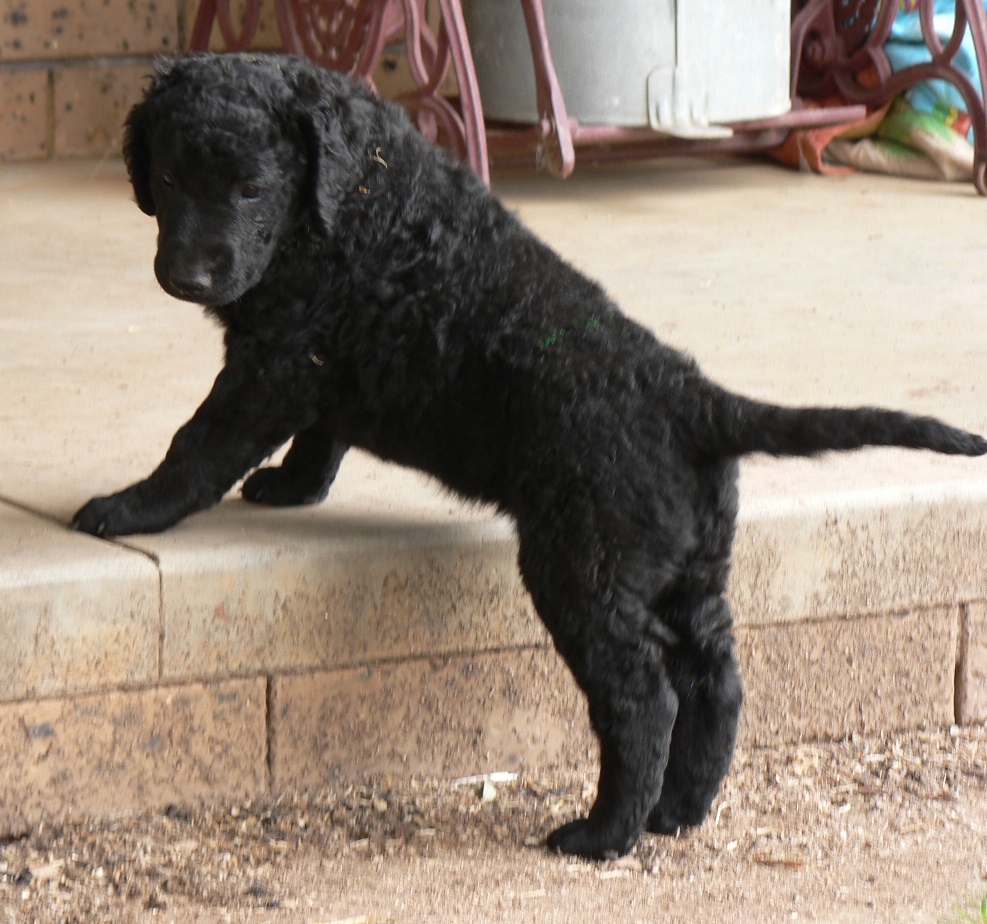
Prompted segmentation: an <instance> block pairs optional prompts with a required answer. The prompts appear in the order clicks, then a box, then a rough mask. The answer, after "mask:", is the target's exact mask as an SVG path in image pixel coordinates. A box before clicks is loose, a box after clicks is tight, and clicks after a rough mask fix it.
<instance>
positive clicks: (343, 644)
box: [133, 508, 546, 682]
mask: <svg viewBox="0 0 987 924" xmlns="http://www.w3.org/2000/svg"><path fill="white" fill-rule="evenodd" d="M228 513H229V514H230V515H235V513H236V509H235V508H233V509H232V512H230V511H223V510H220V511H218V514H219V515H218V516H214V517H211V518H210V519H208V520H206V519H205V518H203V520H202V521H200V522H199V523H195V524H191V525H190V527H189V530H190V531H189V532H186V533H185V536H184V539H185V545H184V547H182V546H180V545H179V541H180V538H181V537H179V538H174V537H170V536H169V535H167V534H165V535H164V536H160V537H136V538H135V539H134V540H133V542H134V544H135V545H139V546H140V547H142V548H146V549H148V550H149V551H152V553H153V554H154V556H155V558H156V559H157V561H158V562H159V563H160V568H161V575H162V600H163V614H164V615H163V618H164V645H163V658H162V664H163V676H164V678H165V679H166V680H169V681H174V682H182V681H186V680H193V679H212V678H221V677H225V676H230V675H236V674H248V673H254V672H261V671H263V672H270V673H281V672H286V671H295V670H305V669H314V668H322V669H332V668H338V667H345V666H353V665H357V664H364V663H370V662H374V661H379V660H384V659H393V658H400V657H414V656H419V657H421V656H426V655H428V656H430V655H442V654H451V653H454V652H462V651H477V650H484V649H492V648H508V647H520V646H523V645H530V644H538V643H543V642H544V641H545V640H546V634H545V631H544V629H543V628H542V625H541V623H540V621H539V620H538V619H537V617H536V616H535V615H534V612H533V608H532V606H531V602H530V598H529V597H528V594H527V592H526V591H525V589H524V587H523V585H522V583H521V580H520V577H519V575H518V572H517V564H516V551H515V549H516V546H515V545H514V543H513V542H512V541H511V540H508V539H505V540H503V541H501V540H500V539H499V538H497V537H494V538H492V539H490V541H481V539H480V538H478V537H477V535H476V534H475V533H474V532H472V531H470V530H469V529H462V530H460V529H458V528H457V529H453V530H449V531H439V532H438V533H436V534H433V536H434V538H433V539H432V540H429V539H428V538H427V537H426V538H423V539H422V540H421V541H417V540H402V539H401V537H400V536H396V537H390V538H387V539H385V541H384V542H383V543H381V541H380V539H378V540H377V542H376V544H375V545H374V546H373V547H372V551H371V547H368V546H367V545H366V544H365V543H364V542H363V541H360V540H359V539H355V538H354V537H352V536H349V537H344V536H341V535H340V532H339V527H331V526H330V527H328V528H327V527H321V528H319V529H317V530H315V531H313V532H312V533H311V534H309V535H306V534H302V533H299V532H297V531H296V530H297V525H296V526H295V527H293V530H292V531H291V532H286V533H283V534H279V535H276V534H275V529H276V525H275V524H274V522H273V521H260V520H259V518H258V522H257V526H256V528H255V529H252V530H251V531H250V532H249V534H247V535H246V536H243V537H240V538H238V539H237V541H235V542H231V541H230V532H229V530H228V529H224V527H223V521H224V518H225V516H226V515H227V514H228ZM192 529H195V530H197V532H196V534H195V535H194V536H192V534H191V530H192ZM190 536H192V541H190V539H189V537H190ZM442 537H445V538H442ZM172 550H174V552H173V551H172Z"/></svg>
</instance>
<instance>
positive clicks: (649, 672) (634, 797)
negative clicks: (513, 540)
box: [520, 540, 677, 859]
mask: <svg viewBox="0 0 987 924" xmlns="http://www.w3.org/2000/svg"><path fill="white" fill-rule="evenodd" d="M532 547H534V548H537V549H539V551H541V552H542V554H541V555H538V554H536V553H532V554H528V552H529V551H530V549H531V548H532ZM545 551H546V546H545V545H544V544H541V543H531V544H530V545H528V544H526V543H525V541H524V540H522V544H521V556H520V561H521V570H522V574H523V575H524V578H525V582H526V584H527V586H528V589H529V590H530V591H531V594H532V597H533V599H534V603H535V607H536V609H537V610H538V613H539V615H540V616H541V617H542V620H543V621H544V622H545V625H546V626H547V627H548V630H549V632H550V633H551V634H552V637H553V640H554V641H555V645H556V648H557V649H558V650H559V653H560V654H561V655H562V657H563V658H564V659H565V661H566V663H567V664H568V665H569V668H570V669H571V670H572V672H573V675H574V676H575V679H576V682H577V683H578V684H579V686H580V688H581V689H582V690H583V692H584V693H585V694H586V697H587V700H588V703H589V717H590V722H591V723H592V726H593V730H594V731H595V732H596V735H597V737H598V739H599V742H600V776H599V783H598V786H597V795H596V801H595V802H594V803H593V806H592V808H591V809H590V812H589V815H588V816H587V817H586V818H580V819H577V820H576V821H572V822H569V823H568V824H565V825H563V826H562V827H560V828H559V829H557V830H556V831H554V832H552V834H551V835H549V838H548V846H549V848H550V849H552V850H557V851H560V852H561V853H567V854H575V855H577V856H581V857H587V858H591V859H608V858H614V857H619V856H623V855H624V854H626V853H627V852H628V851H630V850H632V849H633V847H634V845H635V843H636V842H637V839H638V838H639V837H640V835H641V834H642V832H643V831H644V829H645V825H646V822H647V819H648V812H649V811H650V810H651V808H652V807H653V806H654V805H655V803H656V802H657V801H658V798H659V794H660V792H661V787H662V778H663V774H664V770H665V764H666V762H667V760H668V750H669V744H670V741H671V736H672V727H673V725H674V722H675V713H676V708H677V696H676V694H675V691H674V689H673V686H672V682H671V679H670V677H669V676H668V674H667V673H666V671H665V668H664V666H663V664H662V663H661V656H660V652H659V651H658V648H657V646H656V645H653V644H652V643H650V642H648V641H647V640H643V639H642V638H641V637H640V635H638V634H637V633H636V631H635V629H634V628H633V627H634V626H639V625H640V624H641V622H642V620H641V618H640V617H639V615H638V614H633V613H623V612H620V611H619V604H617V603H615V602H614V601H615V599H616V595H615V594H613V593H611V592H609V591H607V590H605V589H601V588H598V587H591V586H587V584H586V582H581V581H578V580H577V579H576V569H575V568H573V567H571V565H572V563H571V562H565V563H562V562H560V561H559V560H558V559H554V560H553V561H552V562H551V563H549V562H546V560H545V555H544V552H545ZM550 554H551V553H550ZM562 572H564V573H562ZM615 610H616V611H615Z"/></svg>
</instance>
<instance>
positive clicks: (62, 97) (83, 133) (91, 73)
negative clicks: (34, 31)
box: [54, 61, 154, 157]
mask: <svg viewBox="0 0 987 924" xmlns="http://www.w3.org/2000/svg"><path fill="white" fill-rule="evenodd" d="M153 70H154V67H153V64H152V63H151V62H150V61H148V62H147V63H146V64H137V65H132V64H131V65H126V66H120V65H105V66H100V67H60V68H57V69H56V70H55V106H54V112H55V154H56V155H57V156H60V157H63V156H69V157H99V156H102V155H104V154H108V153H109V154H115V153H117V152H119V151H120V148H121V145H122V143H123V122H124V119H125V118H126V117H127V113H128V112H129V111H130V107H131V106H132V105H133V104H134V103H136V102H137V101H138V100H139V99H140V98H141V95H142V86H143V84H144V81H145V78H146V77H147V75H148V74H150V73H152V72H153Z"/></svg>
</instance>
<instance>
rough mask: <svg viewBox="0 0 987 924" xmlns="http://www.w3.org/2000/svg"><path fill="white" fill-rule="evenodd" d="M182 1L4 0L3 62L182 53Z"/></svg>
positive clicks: (0, 24) (0, 15) (0, 0)
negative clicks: (179, 23) (179, 35)
mask: <svg viewBox="0 0 987 924" xmlns="http://www.w3.org/2000/svg"><path fill="white" fill-rule="evenodd" d="M179 3H180V0H0V62H3V61H24V60H31V59H38V58H41V59H53V58H62V59H64V58H80V57H88V56H95V55H141V54H157V53H162V54H164V53H168V52H173V51H176V50H177V49H178V10H179Z"/></svg>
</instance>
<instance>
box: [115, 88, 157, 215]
mask: <svg viewBox="0 0 987 924" xmlns="http://www.w3.org/2000/svg"><path fill="white" fill-rule="evenodd" d="M152 92H153V91H152ZM150 122H151V112H150V103H149V102H148V99H147V98H145V99H144V101H143V102H141V103H138V104H137V105H136V106H134V108H133V109H131V110H130V114H129V115H128V116H127V121H126V122H125V123H124V134H123V159H124V162H125V163H126V164H127V173H128V174H129V175H130V184H131V185H132V186H133V187H134V198H135V199H136V200H137V205H138V207H139V208H140V210H141V211H142V212H144V213H145V214H146V215H153V214H154V197H153V196H152V195H151V145H150V141H149V140H148V130H149V129H150Z"/></svg>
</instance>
